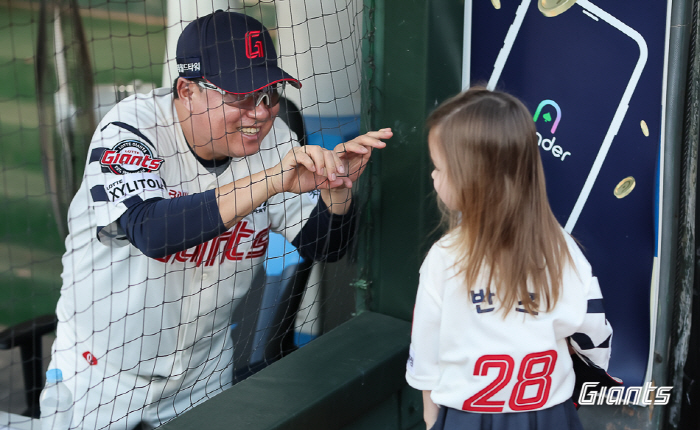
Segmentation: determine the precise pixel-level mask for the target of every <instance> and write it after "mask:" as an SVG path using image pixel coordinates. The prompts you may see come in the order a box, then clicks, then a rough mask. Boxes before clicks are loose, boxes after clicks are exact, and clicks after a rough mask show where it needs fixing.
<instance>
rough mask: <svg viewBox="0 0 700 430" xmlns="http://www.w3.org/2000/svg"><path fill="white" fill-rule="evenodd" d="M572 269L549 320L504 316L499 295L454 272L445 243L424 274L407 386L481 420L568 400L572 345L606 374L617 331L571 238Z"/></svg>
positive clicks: (543, 315)
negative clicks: (480, 416) (569, 340)
mask: <svg viewBox="0 0 700 430" xmlns="http://www.w3.org/2000/svg"><path fill="white" fill-rule="evenodd" d="M563 234H564V235H565V236H566V240H567V243H568V246H569V252H570V253H571V256H572V257H573V260H574V263H575V266H576V267H575V270H573V268H572V267H571V266H570V265H569V266H568V267H567V269H566V270H565V273H564V277H563V285H562V292H561V295H560V298H559V301H558V302H557V304H556V306H555V307H554V309H552V310H551V311H550V312H538V314H537V315H531V314H529V313H526V312H525V311H524V309H522V306H517V307H516V308H515V309H511V311H510V312H509V313H508V315H507V316H506V317H505V319H504V318H503V312H502V310H501V309H500V307H499V305H498V303H497V295H495V294H494V293H491V295H490V297H489V296H487V294H486V285H485V284H484V282H485V280H484V279H483V277H480V278H479V279H478V281H477V283H476V286H475V287H473V288H472V289H471V290H469V289H467V288H466V287H465V285H464V282H463V278H461V277H460V276H457V275H456V274H455V270H454V268H453V265H454V261H455V257H454V255H453V252H451V251H450V250H449V249H448V248H447V247H446V245H447V244H449V241H450V240H451V239H452V238H453V237H454V236H450V235H448V236H445V237H443V238H442V239H441V240H440V241H438V242H437V243H436V244H435V245H433V247H432V248H431V249H430V252H429V253H428V255H427V257H426V258H425V261H424V262H423V265H422V267H421V269H420V284H419V286H418V293H417V297H416V306H415V311H414V317H413V329H412V334H411V348H410V356H409V359H408V363H407V372H406V380H407V381H408V383H409V385H411V386H412V387H413V388H416V389H418V390H430V391H432V394H431V398H432V400H433V402H435V403H436V404H438V405H443V406H447V407H450V408H454V409H457V410H466V411H471V412H481V413H508V412H523V411H531V410H539V409H545V408H549V407H552V406H555V405H557V404H560V403H562V402H565V401H567V400H569V399H570V398H571V395H572V391H573V388H574V382H575V375H574V372H573V367H572V361H571V357H570V355H569V351H568V347H567V343H566V338H567V337H570V336H571V337H572V345H573V347H574V349H576V350H577V352H580V354H581V355H583V356H585V357H586V358H588V359H589V360H591V361H592V362H593V363H595V364H596V365H597V366H599V367H601V368H603V369H607V367H608V361H609V359H610V341H611V338H612V328H611V326H610V324H609V323H608V322H607V320H606V319H605V314H604V313H603V304H602V295H601V292H600V287H599V285H598V281H597V278H595V277H594V276H593V275H592V273H591V266H590V264H589V263H588V261H587V260H586V258H585V257H584V256H583V254H582V253H581V250H580V249H579V248H578V246H577V245H576V243H575V242H574V240H573V239H572V238H571V237H570V236H569V235H568V234H567V233H563Z"/></svg>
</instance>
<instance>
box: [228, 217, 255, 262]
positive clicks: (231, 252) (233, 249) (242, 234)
mask: <svg viewBox="0 0 700 430" xmlns="http://www.w3.org/2000/svg"><path fill="white" fill-rule="evenodd" d="M239 224H241V228H240V229H238V233H237V234H236V235H235V237H234V236H231V238H230V239H229V240H228V242H227V243H226V252H225V253H224V255H225V257H226V258H227V259H228V260H242V259H243V256H244V253H242V252H238V244H239V243H241V241H242V240H243V239H245V238H246V237H252V236H253V233H255V230H251V229H248V228H246V226H247V225H248V223H247V222H246V221H241V222H239Z"/></svg>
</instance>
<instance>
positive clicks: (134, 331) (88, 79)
mask: <svg viewBox="0 0 700 430" xmlns="http://www.w3.org/2000/svg"><path fill="white" fill-rule="evenodd" d="M219 9H221V10H222V12H218V14H219V15H217V14H214V15H213V17H212V18H211V19H204V20H202V19H198V18H201V17H205V16H207V15H209V14H211V13H212V12H213V11H215V10H219ZM230 12H234V13H236V14H240V15H233V14H230ZM363 14H366V11H363V4H362V2H361V1H358V0H343V1H333V0H330V1H326V0H317V1H306V2H296V1H294V2H290V1H273V0H268V1H255V0H245V1H235V0H231V1H229V2H221V1H212V2H185V1H180V2H178V1H172V2H168V3H166V2H165V1H160V0H154V1H151V0H141V1H123V0H119V1H113V0H105V1H101V2H98V1H93V0H53V1H51V0H45V1H42V2H16V1H11V2H4V3H2V4H0V72H2V75H3V76H4V77H5V80H4V85H2V86H1V87H0V142H1V143H2V145H1V147H0V172H1V174H0V200H2V204H0V214H2V215H1V219H2V221H3V222H2V223H0V225H1V227H0V228H1V229H2V232H1V233H0V255H1V256H2V258H0V278H1V282H0V295H1V296H2V297H3V300H2V301H0V331H1V332H0V350H1V351H0V411H3V414H2V415H0V418H2V420H0V428H3V425H9V426H10V427H12V426H13V425H15V426H26V425H28V424H29V423H28V422H27V421H28V420H29V418H28V417H31V416H33V417H34V418H37V417H39V415H40V414H44V415H45V414H46V413H47V409H46V407H45V408H44V411H40V410H39V404H38V400H37V399H38V397H39V393H40V390H41V388H42V387H44V380H45V376H44V373H45V372H46V370H47V369H48V368H56V369H60V370H61V373H62V377H63V383H64V384H65V385H66V387H68V389H69V391H70V392H71V397H72V398H71V402H70V405H72V406H71V407H72V424H71V428H106V427H110V428H134V427H135V426H137V425H139V424H140V423H142V422H143V423H144V424H145V425H146V426H158V425H159V424H162V423H163V422H166V421H168V420H170V419H172V418H174V417H177V416H178V415H179V414H181V413H183V412H185V411H187V410H189V409H191V408H192V407H193V406H195V405H198V404H200V403H202V402H204V401H205V400H206V399H207V398H210V397H211V396H213V395H215V394H217V393H218V392H220V391H221V390H223V389H226V388H228V387H230V386H232V385H233V384H235V383H237V382H239V381H241V380H243V379H245V378H246V377H248V376H250V375H251V374H253V373H255V372H257V371H259V370H260V369H262V368H264V367H265V366H267V365H269V364H271V363H272V362H274V361H276V360H279V359H281V358H283V357H284V356H285V355H287V354H289V353H291V352H293V351H294V350H295V349H297V348H299V347H301V346H303V345H304V344H305V343H307V342H309V341H311V340H313V339H314V338H316V337H318V336H320V335H322V334H323V333H324V332H325V331H328V330H329V329H330V328H333V327H334V326H336V325H338V324H340V323H342V322H343V321H345V320H347V319H348V318H350V317H351V316H352V315H353V313H354V312H355V297H354V290H353V288H354V287H353V286H352V285H353V281H354V280H355V279H356V273H355V266H354V257H355V243H356V242H355V241H354V239H353V238H354V236H355V232H356V230H357V223H358V222H359V219H360V218H361V217H360V212H361V209H362V201H363V196H364V193H365V191H366V190H363V185H362V182H354V181H356V180H357V179H358V177H359V174H360V173H361V172H362V171H363V169H364V167H365V166H366V163H367V161H368V156H366V155H365V156H363V155H362V154H359V153H354V152H356V151H359V150H358V148H357V147H351V146H344V142H348V141H350V140H352V139H354V138H355V137H356V136H358V135H359V134H360V92H361V75H362V67H363V62H362V58H363V53H362V48H361V47H362V45H363V40H366V39H367V37H368V36H366V35H367V34H368V32H367V31H365V30H363V23H362V19H363ZM217 17H218V18H217ZM222 17H225V18H222ZM245 17H248V18H253V19H254V21H251V20H250V19H248V18H245ZM194 20H197V21H196V22H197V23H199V24H193V25H197V28H196V30H195V31H194V32H192V31H191V32H190V33H187V30H185V28H186V26H187V25H188V23H190V22H192V21H194ZM258 21H261V22H262V24H263V25H264V26H265V27H266V28H267V29H268V30H269V31H265V29H263V28H258V27H257V25H259V24H258ZM183 30H185V32H186V34H189V35H190V37H188V40H187V43H188V44H189V45H190V46H194V47H195V48H193V49H194V51H192V50H190V51H187V55H186V56H185V57H183V58H180V59H177V58H176V57H177V56H178V54H179V53H181V52H185V51H180V49H179V48H178V47H177V42H178V37H179V35H180V34H181V33H182V32H183ZM196 38H199V40H195V39H196ZM182 49H184V48H182ZM273 51H274V53H273ZM192 52H195V54H192ZM197 53H199V55H196V54H197ZM282 70H283V71H284V72H282ZM285 73H286V74H285ZM198 74H199V75H198ZM178 76H182V78H181V79H178ZM282 82H284V83H285V85H284V86H279V87H277V88H276V89H272V88H271V87H270V84H277V83H282ZM261 83H262V84H261ZM299 84H300V85H299ZM298 86H301V88H300V89H298V88H297V87H298ZM251 91H252V92H251ZM251 94H252V95H251ZM297 147H298V148H297ZM334 153H335V155H336V156H337V157H338V158H333V154H334ZM289 154H292V155H289ZM331 160H332V161H331ZM296 163H299V164H296ZM295 164H296V167H294V166H295ZM304 164H305V165H306V166H304ZM312 164H313V165H316V166H322V165H326V166H328V167H327V169H326V170H320V168H319V170H318V171H316V175H315V176H314V175H313V174H312V173H310V172H309V171H308V170H309V166H310V165H312ZM336 164H337V165H342V166H343V167H344V171H340V170H339V169H337V168H334V167H333V166H334V165H336ZM329 170H330V173H333V174H334V175H336V177H338V179H336V180H335V181H334V182H333V187H332V188H334V189H333V191H328V189H327V188H328V183H329V181H330V180H332V179H333V178H328V174H329ZM336 170H337V171H336ZM350 182H352V183H353V186H352V191H350V190H349V189H348V185H349V184H350ZM313 184H316V185H313ZM324 187H325V188H326V191H319V189H322V188H324ZM364 187H365V188H366V185H365V186H364ZM314 188H316V189H314ZM324 260H326V261H324ZM57 303H58V305H57ZM57 321H58V322H57ZM64 399H65V397H64ZM46 402H48V400H46ZM45 404H46V403H45ZM61 407H62V406H61V404H60V402H59V405H58V409H61ZM4 412H7V413H10V415H6V414H4ZM50 419H51V420H54V423H55V425H54V428H57V429H58V428H61V427H65V425H62V424H61V422H60V413H59V414H56V415H52V416H51V418H50ZM3 420H4V421H3ZM34 424H35V425H36V426H37V428H38V425H39V423H38V422H36V423H34ZM23 428H24V427H23ZM66 428H67V427H66Z"/></svg>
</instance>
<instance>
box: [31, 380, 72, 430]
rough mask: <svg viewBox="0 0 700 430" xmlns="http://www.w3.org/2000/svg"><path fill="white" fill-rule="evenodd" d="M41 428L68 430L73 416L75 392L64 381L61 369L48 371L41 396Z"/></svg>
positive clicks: (44, 429)
mask: <svg viewBox="0 0 700 430" xmlns="http://www.w3.org/2000/svg"><path fill="white" fill-rule="evenodd" d="M39 407H40V408H41V430H68V429H69V428H70V424H71V419H72V418H73V394H72V393H71V392H70V390H69V389H68V387H66V384H64V383H63V374H62V373H61V369H49V370H48V371H47V372H46V386H45V387H44V391H42V392H41V397H40V398H39Z"/></svg>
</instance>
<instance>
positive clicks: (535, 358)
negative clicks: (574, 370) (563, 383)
mask: <svg viewBox="0 0 700 430" xmlns="http://www.w3.org/2000/svg"><path fill="white" fill-rule="evenodd" d="M556 362H557V352H556V351H554V350H550V351H544V352H535V353H532V354H528V355H526V356H525V358H523V361H522V362H521V363H520V369H519V371H518V380H517V382H516V384H515V386H514V387H513V391H512V393H511V395H510V400H509V401H508V406H510V408H511V409H512V410H514V411H529V410H532V409H537V408H540V407H542V406H543V405H544V404H545V403H547V399H548V398H549V389H550V388H551V386H552V377H551V375H552V372H553V371H554V365H555V364H556ZM535 366H537V367H538V368H539V367H541V369H539V370H535ZM494 368H495V369H498V376H497V377H496V379H494V380H493V382H491V383H490V384H489V385H488V386H486V387H485V388H484V389H483V390H481V391H479V392H478V393H476V394H474V395H473V396H471V397H470V398H468V399H467V400H466V401H465V402H464V405H462V410H465V411H469V412H503V406H504V405H505V403H506V402H505V401H502V400H491V397H493V396H494V395H496V393H498V392H499V391H501V390H502V389H503V388H504V387H505V386H506V385H508V383H509V382H510V379H511V377H512V376H513V369H514V368H515V362H514V361H513V357H511V356H510V355H482V356H481V357H479V359H478V360H476V363H475V364H474V375H476V376H486V375H487V374H488V371H489V369H494ZM532 386H534V387H536V388H537V392H536V393H535V395H534V396H532V397H525V390H526V389H527V388H528V387H532Z"/></svg>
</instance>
